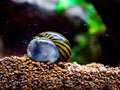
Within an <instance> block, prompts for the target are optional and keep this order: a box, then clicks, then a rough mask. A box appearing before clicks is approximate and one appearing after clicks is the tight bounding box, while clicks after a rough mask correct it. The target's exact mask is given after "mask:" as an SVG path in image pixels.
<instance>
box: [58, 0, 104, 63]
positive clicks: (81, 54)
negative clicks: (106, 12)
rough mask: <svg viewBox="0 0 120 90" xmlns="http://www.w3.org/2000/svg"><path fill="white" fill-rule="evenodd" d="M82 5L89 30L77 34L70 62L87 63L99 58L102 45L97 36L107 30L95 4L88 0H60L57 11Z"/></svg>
mask: <svg viewBox="0 0 120 90" xmlns="http://www.w3.org/2000/svg"><path fill="white" fill-rule="evenodd" d="M75 5H80V6H82V8H83V10H84V11H85V13H86V16H87V18H86V20H85V21H84V22H85V24H86V26H87V27H88V30H87V31H86V32H85V33H80V34H78V35H76V36H75V38H74V39H75V42H76V45H75V46H74V47H73V48H72V56H71V60H70V62H74V61H77V62H78V63H81V64H85V63H87V61H90V60H92V61H93V60H97V55H98V53H99V52H100V45H99V43H98V42H97V36H98V35H99V34H100V33H102V32H104V31H105V25H104V23H103V22H102V20H101V18H100V16H99V15H98V13H97V11H96V9H95V8H94V6H93V5H92V4H91V3H90V2H88V1H87V0H60V1H59V3H58V5H57V7H56V12H58V13H59V12H61V11H63V10H65V9H67V8H69V7H71V6H75Z"/></svg>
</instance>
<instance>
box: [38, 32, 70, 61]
mask: <svg viewBox="0 0 120 90" xmlns="http://www.w3.org/2000/svg"><path fill="white" fill-rule="evenodd" d="M38 37H46V38H48V39H50V40H52V41H53V42H54V43H55V45H56V46H57V48H58V49H59V52H60V57H59V59H60V60H61V61H67V60H69V58H70V56H71V47H70V43H69V41H68V40H67V39H66V38H65V37H64V36H63V35H62V34H60V33H57V32H51V31H47V32H42V33H39V34H38Z"/></svg>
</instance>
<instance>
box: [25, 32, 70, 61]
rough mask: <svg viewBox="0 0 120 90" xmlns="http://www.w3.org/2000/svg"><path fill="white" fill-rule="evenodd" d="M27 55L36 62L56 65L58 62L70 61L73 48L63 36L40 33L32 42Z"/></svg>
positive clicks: (52, 33) (53, 33)
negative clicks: (48, 62) (47, 62)
mask: <svg viewBox="0 0 120 90" xmlns="http://www.w3.org/2000/svg"><path fill="white" fill-rule="evenodd" d="M27 54H28V56H29V57H30V58H32V59H34V60H36V61H43V62H46V61H50V62H51V63H54V62H56V61H57V60H60V61H67V60H69V58H70V56H71V48H70V43H69V41H68V40H67V39H66V38H65V37H64V36H63V35H61V34H59V33H56V32H51V31H47V32H42V33H39V34H38V35H37V36H35V38H34V39H33V40H31V41H30V43H29V44H28V47H27Z"/></svg>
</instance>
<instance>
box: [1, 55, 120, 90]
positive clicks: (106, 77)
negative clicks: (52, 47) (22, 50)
mask: <svg viewBox="0 0 120 90" xmlns="http://www.w3.org/2000/svg"><path fill="white" fill-rule="evenodd" d="M6 89H8V90H14V89H15V90H46V89H54V90H78V89H79V90H120V67H109V66H104V65H103V64H99V63H91V64H87V65H79V64H77V63H73V64H71V63H66V62H59V63H58V64H51V63H50V62H47V63H42V62H41V63H40V62H35V61H32V60H31V59H29V58H28V57H27V56H23V57H16V56H11V57H5V58H3V59H0V90H6Z"/></svg>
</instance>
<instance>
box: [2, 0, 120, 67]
mask: <svg viewBox="0 0 120 90" xmlns="http://www.w3.org/2000/svg"><path fill="white" fill-rule="evenodd" d="M89 1H90V2H92V3H93V5H94V6H95V8H96V9H97V11H98V13H99V14H100V16H101V18H102V20H103V22H104V23H105V25H106V27H107V29H106V32H104V33H103V34H101V35H100V36H99V37H98V41H99V43H100V45H101V51H102V54H101V55H100V59H99V61H98V62H100V63H103V64H108V65H111V66H116V65H118V64H119V62H120V54H119V53H120V51H119V50H120V31H119V30H120V25H119V22H120V13H119V12H120V9H119V8H120V1H119V0H89ZM27 7H30V6H28V5H26V4H24V5H17V4H14V3H12V2H10V1H9V0H1V1H0V36H1V38H2V39H3V42H4V47H5V52H4V54H5V55H22V54H24V53H26V47H27V44H28V43H29V41H30V40H31V39H32V38H33V36H35V35H36V34H38V33H39V32H42V31H49V30H52V31H58V32H60V33H62V34H63V35H65V36H66V37H67V38H68V39H69V40H70V41H71V40H72V38H73V36H74V35H75V34H76V33H77V32H78V31H79V29H76V28H75V27H74V25H73V23H71V22H69V21H68V20H66V18H64V17H62V16H60V15H59V16H55V17H52V19H50V18H47V19H45V18H41V16H38V15H37V16H36V15H35V14H32V16H30V15H29V13H28V9H27ZM30 10H32V8H31V9H30Z"/></svg>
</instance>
